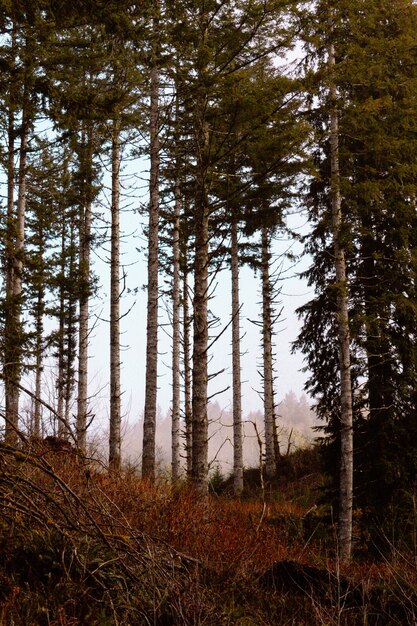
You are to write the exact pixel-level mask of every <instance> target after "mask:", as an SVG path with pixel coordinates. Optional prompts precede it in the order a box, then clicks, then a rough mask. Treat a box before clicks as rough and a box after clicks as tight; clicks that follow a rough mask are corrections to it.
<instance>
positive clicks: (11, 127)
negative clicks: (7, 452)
mask: <svg viewBox="0 0 417 626" xmlns="http://www.w3.org/2000/svg"><path fill="white" fill-rule="evenodd" d="M14 42H15V37H14V33H13V44H12V45H13V46H14ZM12 98H13V96H12ZM12 98H11V99H12ZM14 150H15V112H14V103H13V102H11V103H10V108H9V113H8V155H7V156H8V158H7V227H6V228H7V230H6V302H5V325H4V344H5V345H4V363H3V373H4V381H5V401H6V431H5V436H6V441H8V442H9V443H11V444H14V443H16V442H17V433H16V429H17V426H18V412H17V410H16V406H15V401H14V395H13V376H14V360H15V355H14V349H13V345H14V341H15V340H14V337H13V317H14V307H15V303H14V298H13V282H14V267H13V258H14V248H15V230H16V229H15V215H14V185H15V180H14V179H15V165H14Z"/></svg>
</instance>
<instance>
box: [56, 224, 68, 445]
mask: <svg viewBox="0 0 417 626" xmlns="http://www.w3.org/2000/svg"><path fill="white" fill-rule="evenodd" d="M65 262H66V259H65V223H64V218H63V221H62V231H61V262H60V285H59V319H58V341H57V359H58V377H57V381H56V389H57V396H58V397H57V409H56V413H57V416H56V417H57V419H58V425H57V426H58V436H59V437H63V434H64V428H63V427H64V395H65V382H64V381H65V341H64V337H65Z"/></svg>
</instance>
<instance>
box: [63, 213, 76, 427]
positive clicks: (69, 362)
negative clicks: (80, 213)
mask: <svg viewBox="0 0 417 626" xmlns="http://www.w3.org/2000/svg"><path fill="white" fill-rule="evenodd" d="M74 217H75V216H74V215H71V217H70V249H69V252H70V256H69V268H68V276H69V280H70V287H69V290H68V293H67V304H66V307H65V318H66V319H65V318H64V329H65V328H66V330H64V333H65V335H64V345H65V346H66V348H65V350H66V362H65V370H64V380H65V396H64V401H65V404H64V420H65V422H64V425H65V432H66V433H69V432H70V409H71V401H72V396H73V391H74V385H75V380H74V363H75V360H76V347H77V343H76V335H77V307H76V301H75V298H74V287H73V286H72V281H73V280H74V281H75V273H76V267H77V257H76V255H77V248H76V238H77V233H76V224H75V219H74Z"/></svg>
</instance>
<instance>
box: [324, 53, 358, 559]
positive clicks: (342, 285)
mask: <svg viewBox="0 0 417 626" xmlns="http://www.w3.org/2000/svg"><path fill="white" fill-rule="evenodd" d="M335 64H336V61H335V50H334V45H333V43H331V44H330V46H329V67H330V94H329V95H330V160H331V203H332V229H333V246H334V258H335V270H336V284H337V301H336V306H337V330H338V340H339V367H340V386H341V413H340V444H341V450H340V485H339V528H338V541H339V555H340V558H341V559H342V560H344V561H346V560H349V559H350V557H351V552H352V500H353V427H352V425H353V410H352V382H351V372H350V332H349V313H348V304H349V298H348V285H347V278H346V261H345V249H344V244H343V240H342V209H341V196H340V169H339V120H338V110H337V90H336V85H335V82H334V68H335Z"/></svg>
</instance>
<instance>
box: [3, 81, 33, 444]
mask: <svg viewBox="0 0 417 626" xmlns="http://www.w3.org/2000/svg"><path fill="white" fill-rule="evenodd" d="M27 88H28V87H27V84H26V80H25V85H24V93H23V109H22V120H21V136H20V148H19V175H18V192H17V211H16V220H14V219H13V218H12V224H13V223H14V224H15V238H14V242H11V243H12V249H13V252H12V255H11V273H10V296H11V298H10V310H9V311H8V313H7V315H8V319H7V328H6V329H5V335H6V343H7V348H6V364H5V365H6V367H5V372H6V398H5V400H6V417H7V422H6V432H5V437H6V441H8V442H10V443H16V442H17V441H18V426H19V395H20V394H19V383H20V375H21V364H22V348H23V346H22V321H21V297H22V278H23V276H22V274H23V251H24V244H25V212H26V172H27V145H28V139H29V118H28V106H29V103H28V93H27ZM9 123H13V117H12V116H11V117H10V118H9ZM10 131H11V132H12V133H14V130H13V129H12V128H11V127H9V132H10ZM11 137H12V135H10V138H11ZM12 145H13V141H12ZM9 152H10V149H9ZM8 156H9V159H11V154H10V153H9V155H8ZM9 166H11V163H10V162H9ZM12 173H13V174H14V167H13V170H11V171H10V173H9V174H12ZM12 180H13V179H12ZM8 183H9V185H10V180H9V181H8ZM13 183H14V181H13ZM8 194H9V196H8V202H9V203H10V205H9V206H8V211H9V210H11V211H12V212H13V192H12V190H11V188H10V189H9V190H8ZM13 243H14V245H13Z"/></svg>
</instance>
